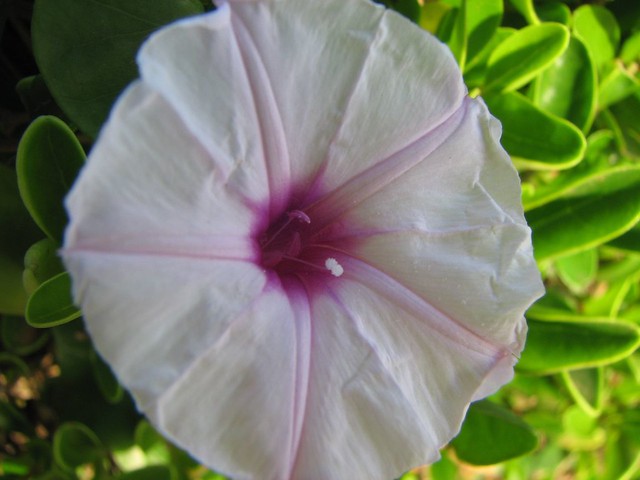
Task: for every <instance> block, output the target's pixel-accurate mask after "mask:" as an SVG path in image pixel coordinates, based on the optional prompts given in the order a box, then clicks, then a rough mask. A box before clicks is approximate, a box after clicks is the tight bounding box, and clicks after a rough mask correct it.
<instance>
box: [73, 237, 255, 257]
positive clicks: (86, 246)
mask: <svg viewBox="0 0 640 480" xmlns="http://www.w3.org/2000/svg"><path fill="white" fill-rule="evenodd" d="M169 238H170V237H169V236H166V235H164V236H158V237H156V238H155V239H154V243H153V245H152V244H151V243H150V242H148V237H146V236H144V237H143V236H140V237H137V236H127V237H125V236H123V235H117V236H113V237H101V238H100V239H93V240H90V241H81V240H80V241H77V242H76V244H75V245H74V246H72V247H66V248H64V249H63V250H61V252H60V253H61V254H62V255H73V254H76V253H93V254H102V255H136V256H151V257H171V258H192V259H199V260H237V261H245V262H255V261H256V259H257V258H258V247H257V246H256V245H255V242H254V241H252V240H250V239H248V238H247V237H238V236H231V235H229V236H224V235H216V236H202V237H200V236H189V235H180V236H176V239H177V240H179V243H180V245H177V243H172V242H167V244H166V245H162V242H163V241H165V240H167V239H169ZM189 239H191V240H193V239H196V240H197V241H195V242H193V244H191V245H190V244H189V242H188V241H185V240H189ZM141 240H142V241H141ZM203 245H206V247H204V248H203V247H202V246H203Z"/></svg>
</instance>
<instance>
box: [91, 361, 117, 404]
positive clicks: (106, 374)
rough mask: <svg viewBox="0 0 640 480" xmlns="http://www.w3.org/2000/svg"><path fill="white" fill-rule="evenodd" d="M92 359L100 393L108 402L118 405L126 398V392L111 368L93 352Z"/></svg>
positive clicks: (92, 366)
mask: <svg viewBox="0 0 640 480" xmlns="http://www.w3.org/2000/svg"><path fill="white" fill-rule="evenodd" d="M90 359H91V368H92V370H93V376H94V378H95V379H96V383H97V384H98V388H99V389H100V392H102V395H103V396H104V398H105V399H106V400H107V402H109V403H118V402H119V401H120V400H121V399H122V397H123V396H124V390H123V389H122V387H121V386H120V384H119V383H118V380H117V379H116V377H115V376H114V375H113V373H112V372H111V368H110V367H109V365H107V364H106V363H104V361H103V360H102V358H100V356H99V355H98V354H97V353H96V352H93V354H92V355H91V357H90Z"/></svg>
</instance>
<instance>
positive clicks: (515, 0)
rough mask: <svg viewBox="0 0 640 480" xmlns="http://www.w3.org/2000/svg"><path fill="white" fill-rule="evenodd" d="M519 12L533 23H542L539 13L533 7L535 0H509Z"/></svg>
mask: <svg viewBox="0 0 640 480" xmlns="http://www.w3.org/2000/svg"><path fill="white" fill-rule="evenodd" d="M509 1H510V2H511V5H513V6H514V7H515V8H516V10H518V12H520V13H521V14H522V16H523V17H524V18H525V19H526V20H527V22H529V23H530V24H532V25H535V24H538V23H540V19H539V18H538V15H536V11H535V9H534V8H533V0H509Z"/></svg>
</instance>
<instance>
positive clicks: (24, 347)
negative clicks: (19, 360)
mask: <svg viewBox="0 0 640 480" xmlns="http://www.w3.org/2000/svg"><path fill="white" fill-rule="evenodd" d="M0 322H1V330H0V333H1V335H0V337H1V338H2V344H3V345H4V347H5V348H6V349H7V350H8V351H10V352H13V353H15V354H16V355H29V354H31V353H33V352H36V351H37V350H39V349H41V348H42V347H43V346H44V345H46V343H47V342H48V341H49V334H48V332H44V331H42V330H38V329H36V328H33V327H31V326H29V325H27V323H26V322H25V321H24V319H23V318H22V317H13V316H5V317H3V318H2V319H1V320H0Z"/></svg>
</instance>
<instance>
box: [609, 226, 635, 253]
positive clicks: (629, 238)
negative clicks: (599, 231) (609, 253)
mask: <svg viewBox="0 0 640 480" xmlns="http://www.w3.org/2000/svg"><path fill="white" fill-rule="evenodd" d="M607 245H608V246H611V247H614V248H617V249H619V250H625V251H627V252H633V253H640V228H638V225H636V226H635V227H633V228H632V229H631V230H629V231H628V232H627V233H625V234H624V235H621V236H619V237H618V238H615V239H613V240H612V241H611V242H609V243H608V244H607Z"/></svg>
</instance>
